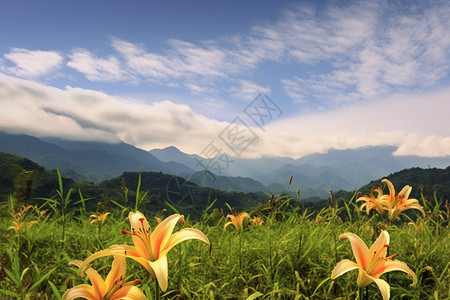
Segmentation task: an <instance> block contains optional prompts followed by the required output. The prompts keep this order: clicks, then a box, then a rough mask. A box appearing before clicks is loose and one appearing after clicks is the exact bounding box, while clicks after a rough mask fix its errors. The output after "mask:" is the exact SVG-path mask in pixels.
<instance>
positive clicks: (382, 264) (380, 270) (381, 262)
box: [331, 230, 417, 300]
mask: <svg viewBox="0 0 450 300" xmlns="http://www.w3.org/2000/svg"><path fill="white" fill-rule="evenodd" d="M345 239H348V240H349V241H350V244H351V246H352V250H353V254H354V256H355V259H356V263H355V262H353V261H351V260H348V259H344V260H342V261H340V262H339V263H338V264H337V265H336V267H335V268H334V269H333V271H332V272H331V279H335V278H337V277H338V276H341V275H342V274H344V273H346V272H348V271H351V270H353V269H358V271H359V273H358V279H357V281H356V284H357V285H358V287H359V288H364V287H366V286H367V285H369V284H371V283H372V282H375V283H376V285H377V286H378V288H379V289H380V291H381V295H382V296H383V300H387V299H389V297H390V287H389V284H388V283H387V282H386V281H384V280H383V279H380V276H381V275H382V274H384V273H387V272H391V271H402V272H405V273H406V274H408V276H410V277H412V278H413V283H412V285H415V284H416V283H417V277H416V274H414V272H413V271H412V270H411V269H410V268H409V267H408V266H407V265H406V264H405V263H404V262H401V261H399V260H394V259H393V258H394V257H395V256H397V255H392V256H389V257H386V254H387V248H388V247H389V233H388V232H387V231H384V230H383V231H382V232H381V234H380V236H379V237H378V238H377V240H376V241H375V242H374V243H373V245H372V246H371V247H370V249H368V248H367V246H366V244H365V243H364V242H363V240H361V238H360V237H359V236H357V235H356V234H353V233H344V234H341V235H340V236H339V240H341V241H343V240H345Z"/></svg>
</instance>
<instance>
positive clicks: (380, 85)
mask: <svg viewBox="0 0 450 300" xmlns="http://www.w3.org/2000/svg"><path fill="white" fill-rule="evenodd" d="M373 3H375V2H373ZM373 3H372V2H370V3H369V2H360V3H359V5H356V6H354V5H352V6H351V7H345V8H334V9H328V10H326V11H324V12H323V15H320V14H318V12H317V11H316V10H314V9H310V10H305V9H303V10H300V11H301V12H302V13H303V14H299V15H298V16H296V15H294V14H292V13H291V14H288V18H287V19H286V21H287V23H291V24H296V25H297V26H294V25H293V26H292V28H293V29H292V30H291V31H295V33H292V32H291V35H294V36H296V37H297V39H296V42H295V43H293V44H292V45H291V46H292V47H291V49H290V50H289V53H290V54H291V55H293V56H294V57H296V58H297V59H298V60H299V61H301V62H303V63H308V62H309V63H316V62H318V61H323V62H327V63H328V64H329V65H330V66H331V69H330V71H323V72H322V73H315V74H312V75H309V76H302V77H300V76H296V77H293V78H286V79H284V80H282V83H283V85H284V89H285V92H286V93H287V94H288V95H290V96H291V97H292V98H293V99H294V100H296V101H298V102H300V103H302V104H304V103H305V102H308V101H310V102H312V101H318V103H319V105H320V104H323V103H328V105H331V106H336V105H339V104H342V103H348V102H349V101H350V102H355V101H361V100H369V99H374V98H377V97H381V96H386V95H389V94H391V93H394V92H401V91H402V92H405V91H406V92H407V91H410V90H411V89H420V88H424V87H427V86H430V85H433V84H436V83H438V82H439V80H441V79H442V78H444V77H445V76H447V75H448V72H449V70H450V64H449V63H450V55H449V50H450V44H449V41H450V34H449V33H448V30H446V28H447V29H448V28H449V26H450V22H449V19H448V17H446V16H448V14H449V13H450V5H448V3H445V2H430V3H431V5H428V4H430V3H428V2H427V4H425V3H419V4H416V5H413V6H412V7H408V8H407V9H406V10H405V11H399V10H398V9H397V8H396V7H395V4H393V3H383V5H376V4H373ZM369 6H370V7H369ZM305 11H306V12H305ZM392 12H394V13H392ZM299 16H303V20H300V19H299V18H298V17H299ZM321 21H323V23H319V22H321ZM305 45H306V46H305Z"/></svg>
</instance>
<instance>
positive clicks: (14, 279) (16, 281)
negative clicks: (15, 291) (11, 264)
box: [4, 269, 21, 288]
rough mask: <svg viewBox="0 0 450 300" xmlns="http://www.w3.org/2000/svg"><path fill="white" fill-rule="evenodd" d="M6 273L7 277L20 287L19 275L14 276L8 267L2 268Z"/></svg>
mask: <svg viewBox="0 0 450 300" xmlns="http://www.w3.org/2000/svg"><path fill="white" fill-rule="evenodd" d="M4 271H5V273H6V275H8V277H9V278H11V280H12V281H13V282H14V284H15V285H16V286H17V287H19V288H20V286H21V284H20V279H19V278H20V277H16V276H15V275H14V274H13V272H11V271H10V270H8V269H4Z"/></svg>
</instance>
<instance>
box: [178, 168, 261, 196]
mask: <svg viewBox="0 0 450 300" xmlns="http://www.w3.org/2000/svg"><path fill="white" fill-rule="evenodd" d="M186 180H188V181H190V182H194V183H195V184H197V185H198V186H202V187H211V188H214V189H218V190H221V191H225V192H231V191H235V192H244V193H252V192H263V191H265V190H266V187H265V186H264V185H263V184H262V183H261V182H259V181H256V180H254V179H252V178H250V177H231V176H219V175H215V174H213V173H212V172H210V171H206V170H205V171H200V172H196V173H194V174H192V175H191V176H189V177H188V178H186Z"/></svg>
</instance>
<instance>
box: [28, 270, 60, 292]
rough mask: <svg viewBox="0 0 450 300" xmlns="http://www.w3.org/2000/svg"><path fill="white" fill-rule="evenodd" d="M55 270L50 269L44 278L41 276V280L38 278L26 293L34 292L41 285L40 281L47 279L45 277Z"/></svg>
mask: <svg viewBox="0 0 450 300" xmlns="http://www.w3.org/2000/svg"><path fill="white" fill-rule="evenodd" d="M55 270H56V267H55V268H53V269H51V270H50V271H49V272H48V273H47V274H45V275H44V276H42V277H41V278H39V280H38V281H36V282H35V283H34V284H33V285H32V286H31V287H30V288H29V289H28V291H29V292H31V291H32V290H34V289H35V288H36V287H37V286H38V285H40V284H41V282H42V281H44V280H45V279H47V277H49V276H50V274H51V273H52V272H53V271H55Z"/></svg>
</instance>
